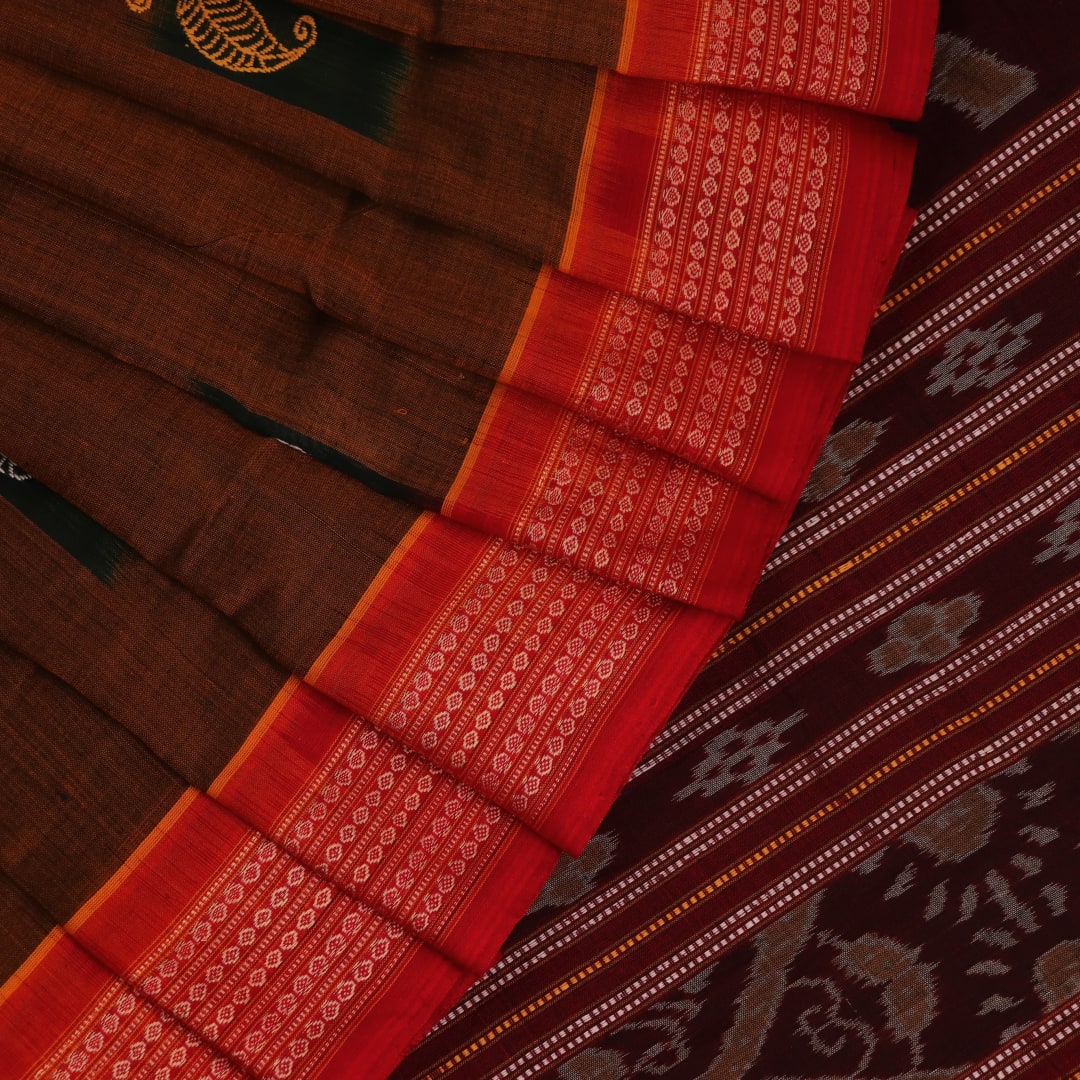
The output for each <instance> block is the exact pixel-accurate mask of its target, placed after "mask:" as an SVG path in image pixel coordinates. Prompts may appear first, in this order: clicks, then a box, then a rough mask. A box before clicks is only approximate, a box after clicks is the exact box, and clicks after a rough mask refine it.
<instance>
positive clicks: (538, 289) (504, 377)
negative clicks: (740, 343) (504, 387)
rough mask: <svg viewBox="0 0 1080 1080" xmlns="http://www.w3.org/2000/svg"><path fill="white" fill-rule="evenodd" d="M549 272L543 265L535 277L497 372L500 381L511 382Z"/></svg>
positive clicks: (544, 294)
mask: <svg viewBox="0 0 1080 1080" xmlns="http://www.w3.org/2000/svg"><path fill="white" fill-rule="evenodd" d="M551 274H552V270H551V267H549V266H545V267H543V268H542V269H541V270H540V273H539V274H538V275H537V277H536V284H535V285H534V286H533V291H532V296H530V297H529V305H528V307H526V308H525V314H524V316H522V319H521V325H520V326H519V327H518V331H517V334H516V335H515V337H514V344H513V345H511V346H510V352H509V353H508V354H507V356H506V363H505V364H503V367H502V371H500V372H499V381H500V382H504V383H510V382H513V376H514V372H515V371H516V370H517V366H518V364H519V363H521V355H522V353H523V352H524V351H525V343H526V342H527V341H528V340H529V335H530V334H531V333H532V328H533V326H535V325H536V316H537V315H539V314H540V305H541V304H542V303H543V302H544V297H545V296H546V295H547V290H548V283H549V282H550V281H551Z"/></svg>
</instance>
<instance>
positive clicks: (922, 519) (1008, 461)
mask: <svg viewBox="0 0 1080 1080" xmlns="http://www.w3.org/2000/svg"><path fill="white" fill-rule="evenodd" d="M1077 420H1080V409H1074V410H1073V411H1072V412H1071V413H1069V414H1068V415H1067V416H1063V417H1061V419H1059V420H1055V421H1054V423H1053V424H1051V425H1050V427H1048V428H1046V429H1045V430H1044V431H1042V432H1040V433H1039V434H1038V435H1036V436H1035V437H1034V438H1033V439H1031V440H1029V441H1028V442H1026V443H1024V445H1023V446H1020V447H1017V449H1015V450H1013V451H1012V452H1011V453H1009V454H1007V455H1006V456H1005V457H1003V458H1001V460H1000V461H998V462H996V463H995V464H993V465H991V466H990V468H988V469H986V470H985V471H983V472H981V473H980V474H979V475H978V476H975V477H972V478H971V479H970V480H968V481H967V482H966V483H964V484H961V485H960V487H958V488H956V489H955V490H954V491H951V492H949V494H948V495H945V496H944V497H943V498H940V499H938V501H937V502H936V503H934V504H933V505H932V506H928V507H927V508H926V509H925V510H920V511H919V513H917V514H916V515H915V516H914V517H913V518H909V519H908V520H907V521H905V522H904V523H903V524H902V525H899V526H897V528H895V529H893V531H892V532H890V533H888V534H886V535H885V536H883V537H881V539H880V540H875V541H874V543H872V544H871V545H870V546H869V547H867V548H864V549H863V550H862V551H860V552H859V553H858V554H857V555H853V556H851V558H849V559H846V560H845V561H844V562H842V563H840V564H838V565H837V566H834V567H833V568H832V569H831V570H827V571H826V572H825V573H824V574H822V575H821V577H819V578H815V579H814V580H813V581H811V582H809V583H808V584H806V585H804V586H803V587H802V588H801V589H799V590H798V592H794V593H792V594H791V595H790V596H789V597H788V598H787V599H786V600H783V601H782V602H781V603H779V604H777V605H776V607H774V608H773V609H772V610H771V611H767V612H765V613H764V614H763V615H759V616H758V617H757V618H756V619H754V621H753V622H750V623H747V624H746V626H744V627H743V628H742V629H741V630H740V631H739V632H738V633H737V634H732V636H731V637H729V638H728V639H727V641H725V642H724V643H723V644H722V645H721V646H720V647H719V648H718V649H717V650H716V651H715V652H714V653H713V654H712V656H710V657H709V661H710V662H711V661H713V660H715V659H716V658H717V657H718V656H719V655H720V654H721V653H722V652H724V651H725V650H727V649H730V648H731V647H732V646H734V645H739V644H741V643H742V642H743V641H745V640H746V639H747V638H748V637H749V636H750V635H751V634H753V633H756V632H757V631H758V630H760V629H761V628H762V627H763V626H768V624H769V623H771V622H773V621H774V620H775V619H777V618H779V616H781V615H783V614H784V613H785V612H786V611H790V610H791V609H792V608H794V607H796V606H797V605H799V604H801V603H802V602H803V601H804V600H806V599H807V598H809V597H811V596H813V595H814V593H817V592H820V591H821V590H822V589H824V588H825V587H826V586H827V585H831V584H832V583H833V582H834V581H836V579H837V578H840V577H843V576H844V574H847V573H849V572H850V571H852V570H854V569H856V568H857V567H859V566H861V565H862V564H863V563H864V562H866V561H867V560H868V559H871V558H873V557H874V556H875V555H878V554H880V553H881V552H882V551H884V550H885V549H886V548H889V547H892V545H893V544H896V543H898V542H899V541H901V540H903V539H905V538H906V537H908V536H910V535H911V534H912V533H913V532H915V531H916V530H917V529H920V528H922V526H923V525H926V524H927V523H928V522H929V521H931V520H932V519H933V518H935V517H936V516H937V515H938V514H940V513H942V512H943V511H945V510H949V509H951V508H952V507H953V506H955V505H956V504H957V503H958V502H960V501H961V500H962V499H965V498H967V496H968V495H970V494H971V493H972V492H973V491H977V490H978V489H979V488H981V487H982V486H983V485H984V484H986V483H989V482H990V481H991V480H993V479H994V478H995V477H997V476H999V475H1000V474H1001V473H1003V472H1004V471H1005V470H1006V469H1009V468H1011V467H1012V466H1013V465H1015V464H1017V462H1019V461H1022V460H1023V459H1024V458H1025V457H1027V456H1028V454H1030V453H1033V452H1034V451H1035V450H1038V449H1039V448H1040V447H1041V446H1043V445H1044V444H1045V443H1047V442H1049V441H1050V440H1051V439H1054V438H1056V437H1057V436H1058V435H1060V434H1061V433H1062V432H1064V431H1066V430H1067V429H1068V428H1069V427H1070V426H1071V425H1072V424H1075V423H1076V421H1077Z"/></svg>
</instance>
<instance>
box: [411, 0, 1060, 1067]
mask: <svg viewBox="0 0 1080 1080" xmlns="http://www.w3.org/2000/svg"><path fill="white" fill-rule="evenodd" d="M941 31H942V33H941V36H939V39H938V47H939V55H938V65H937V69H936V72H935V79H934V83H933V84H932V88H931V96H930V102H929V104H928V108H927V113H926V117H925V119H924V121H923V123H922V125H921V128H920V138H921V150H920V156H919V159H918V162H917V168H916V181H915V188H914V194H915V197H916V199H917V201H918V203H919V205H920V206H921V208H922V209H921V213H920V216H919V218H918V219H917V221H916V223H915V227H914V230H913V235H912V239H911V240H909V244H908V250H907V252H906V254H905V256H904V258H903V259H902V261H901V264H900V267H899V269H898V271H897V274H896V276H895V278H894V282H893V288H892V290H891V292H890V296H889V298H888V299H887V300H886V302H885V304H884V305H883V307H882V310H881V311H880V312H879V316H878V319H877V322H876V325H875V328H874V330H873V332H872V335H871V339H870V342H869V343H868V346H867V350H866V356H865V361H864V364H863V366H862V368H861V369H860V370H859V371H857V372H856V375H855V379H854V381H853V384H852V388H851V392H850V393H849V396H848V400H847V404H846V405H845V408H844V410H843V412H842V413H841V416H840V418H839V420H838V421H837V423H836V425H835V427H834V430H833V434H832V435H831V437H830V439H829V441H828V442H827V443H826V447H825V451H824V453H823V456H822V458H821V460H820V461H819V463H818V465H817V467H816V469H815V470H814V473H813V475H812V476H811V478H810V483H809V485H808V487H807V489H806V493H805V495H804V497H803V501H802V503H801V504H800V507H799V510H798V512H797V514H796V517H795V518H794V520H793V522H792V526H791V527H790V529H789V531H788V533H787V534H786V536H785V537H784V538H783V539H782V540H781V542H780V544H779V546H778V548H777V551H776V553H775V554H774V557H773V560H772V562H771V563H770V565H769V568H768V569H767V571H766V576H765V579H764V580H763V582H762V584H761V586H760V587H759V589H758V591H757V593H756V595H755V598H754V600H753V601H752V602H751V605H750V614H749V616H748V617H747V619H746V620H745V621H744V622H743V624H741V626H739V627H737V628H736V630H735V632H734V634H733V636H732V639H731V640H730V641H729V643H728V644H727V645H726V646H725V648H724V649H723V651H722V653H721V654H720V655H719V656H718V657H717V658H716V659H715V660H714V662H713V663H712V664H711V665H710V666H709V667H708V668H707V669H706V671H705V672H704V673H703V674H702V675H701V676H700V678H699V679H698V681H697V682H696V684H695V686H694V687H693V688H692V689H691V691H690V692H689V694H688V695H687V697H686V699H685V701H684V704H683V706H682V707H681V708H680V709H679V711H678V712H677V713H676V714H675V716H674V717H673V718H672V722H671V724H670V725H669V728H668V730H667V731H666V732H665V733H664V734H662V735H661V736H660V737H659V738H658V739H657V741H656V743H655V744H654V746H653V748H652V750H651V751H650V753H649V754H648V755H647V756H646V758H645V760H644V762H643V763H642V765H641V767H639V769H638V771H637V773H636V774H635V777H634V779H633V780H632V781H631V783H630V784H629V785H628V787H627V789H626V791H625V792H624V794H623V796H622V798H621V799H620V801H619V802H618V803H617V804H616V805H615V807H614V808H613V809H612V811H611V813H610V814H609V815H608V817H607V819H606V821H605V822H604V824H603V826H602V827H601V830H600V832H599V834H598V835H597V837H596V838H595V839H594V840H593V842H592V843H591V844H590V845H589V847H588V848H587V849H586V851H585V853H584V855H582V856H581V857H580V858H579V859H577V860H573V861H570V860H564V862H563V863H562V864H560V866H559V867H558V869H557V870H556V872H555V874H554V876H553V877H552V879H551V880H550V882H549V883H548V885H547V887H546V888H545V890H544V892H543V894H542V895H541V897H540V900H539V901H538V902H537V904H536V905H535V907H534V908H533V911H532V912H530V914H529V916H528V917H527V918H526V919H525V920H524V921H523V922H522V923H521V924H520V926H519V927H518V929H517V931H516V932H515V934H514V935H513V936H512V938H511V940H510V941H509V942H508V944H507V951H506V956H505V958H504V960H503V961H502V962H501V963H500V965H498V966H497V967H496V968H495V969H494V970H493V971H492V972H491V973H490V974H489V975H488V977H487V978H486V979H485V980H484V981H483V982H482V983H481V984H479V985H478V986H477V987H476V988H475V989H474V991H473V992H472V993H471V994H470V996H469V997H468V998H467V999H466V1000H465V1002H464V1003H463V1004H462V1005H461V1006H460V1007H459V1008H458V1009H455V1010H454V1012H453V1013H451V1015H450V1016H449V1017H448V1018H447V1020H446V1021H444V1023H443V1024H442V1025H440V1027H439V1028H437V1029H436V1030H435V1031H434V1032H433V1033H432V1034H431V1035H430V1036H429V1038H428V1039H427V1040H426V1042H425V1043H424V1044H423V1045H422V1046H421V1047H420V1048H419V1049H418V1050H417V1051H416V1052H415V1053H414V1054H413V1056H412V1057H411V1058H410V1059H409V1060H408V1061H406V1062H405V1064H404V1065H403V1066H402V1067H401V1069H399V1070H398V1072H397V1073H396V1077H397V1078H398V1080H421V1078H427V1077H434V1076H439V1077H442V1076H449V1077H457V1076H460V1077H462V1078H465V1077H467V1078H468V1080H481V1078H483V1080H486V1078H496V1077H498V1078H504V1077H505V1078H510V1077H515V1078H516V1077H526V1076H527V1077H544V1078H546V1080H556V1078H557V1080H629V1078H631V1077H633V1078H637V1077H664V1078H666V1080H698V1078H700V1080H721V1078H723V1080H735V1078H743V1077H745V1078H749V1080H779V1078H784V1080H794V1078H800V1080H802V1078H807V1080H808V1078H811V1077H813V1078H825V1077H828V1078H830V1080H839V1078H841V1077H843V1078H848V1077H856V1076H858V1077H866V1078H875V1080H876V1078H881V1080H885V1078H896V1080H899V1078H900V1077H904V1078H908V1080H916V1078H917V1080H931V1078H934V1080H936V1078H939V1077H940V1078H945V1077H959V1076H964V1075H967V1074H968V1072H969V1071H971V1070H973V1069H976V1068H977V1067H978V1064H979V1062H980V1061H982V1060H983V1059H986V1058H988V1057H989V1056H990V1055H992V1054H994V1053H995V1052H1000V1053H1002V1054H1004V1055H1005V1057H1004V1058H1003V1059H1002V1061H1003V1062H1004V1063H1003V1064H1000V1065H999V1066H996V1069H997V1071H994V1070H990V1071H987V1072H983V1073H981V1074H978V1075H987V1076H989V1075H993V1076H1002V1077H1004V1076H1009V1075H1014V1073H1015V1075H1025V1076H1028V1075H1031V1076H1040V1077H1041V1076H1047V1077H1049V1076H1053V1077H1058V1076H1065V1075H1071V1073H1072V1071H1073V1070H1075V1069H1076V1068H1077V1067H1080V1046H1078V1045H1077V1041H1076V1039H1075V1034H1074V1031H1073V1028H1072V1027H1070V1024H1072V1023H1075V1022H1076V1018H1077V1016H1078V1011H1077V1009H1076V1008H1073V1007H1072V1006H1071V1005H1070V1001H1071V1000H1072V999H1073V998H1075V997H1076V996H1077V995H1078V994H1080V908H1078V906H1077V905H1078V899H1077V897H1080V875H1078V872H1077V870H1076V866H1077V862H1076V859H1077V851H1076V849H1077V846H1078V843H1080V809H1078V805H1077V799H1076V791H1077V789H1078V788H1077V785H1078V781H1080V776H1078V774H1077V746H1078V744H1077V742H1076V738H1075V736H1076V735H1077V733H1078V732H1080V727H1078V725H1080V692H1078V690H1077V684H1078V682H1080V655H1078V653H1077V649H1076V645H1075V644H1074V643H1075V642H1076V641H1077V638H1078V637H1080V413H1078V412H1077V411H1076V410H1077V403H1078V402H1080V315H1078V314H1077V308H1076V305H1075V303H1074V300H1075V296H1076V280H1077V275H1078V274H1080V255H1078V253H1077V241H1076V237H1077V235H1078V229H1080V178H1078V176H1077V171H1076V166H1075V164H1074V163H1075V162H1077V160H1078V158H1080V94H1078V92H1077V85H1078V82H1080V79H1078V75H1080V71H1078V69H1077V65H1076V63H1075V59H1074V58H1073V57H1072V56H1071V55H1070V49H1069V46H1068V45H1067V44H1066V43H1067V42H1069V41H1075V40H1076V36H1077V33H1080V16H1077V15H1076V13H1075V12H1074V10H1073V9H1072V6H1071V5H1069V4H1066V3H1047V4H1041V5H1030V4H1021V3H1019V2H1017V0H999V2H997V3H993V4H987V3H985V2H980V3H975V2H970V0H952V2H951V3H949V2H947V3H945V4H944V5H943V13H942V23H941ZM860 731H861V732H863V734H862V735H860V734H858V732H860ZM1023 732H1028V733H1029V734H1028V735H1026V736H1025V735H1022V734H1021V733H1023ZM1010 738H1012V739H1013V744H1010V746H1011V748H1008V749H1000V746H1005V744H1007V743H1009V740H1010ZM1023 738H1029V739H1030V741H1029V742H1028V743H1024V742H1023V741H1022V739H1023ZM1016 740H1020V741H1016ZM999 744H1000V746H999ZM950 770H952V771H951V772H950ZM876 772H878V773H880V774H881V775H878V776H877V777H876V778H875V779H873V781H872V782H871V783H868V784H867V786H866V788H865V789H864V790H862V791H861V792H860V793H859V794H858V795H857V796H852V797H848V794H847V793H849V792H851V791H853V790H855V789H857V787H858V785H859V783H860V781H861V780H862V779H865V778H866V777H874V774H875V773H876ZM785 778H786V787H785V785H784V783H782V782H783V781H784V780H785ZM778 792H779V793H778ZM920 793H921V794H920ZM770 800H773V801H772V802H770ZM905 800H915V802H914V803H913V809H911V810H910V815H911V816H910V818H909V819H907V820H903V821H897V822H894V823H893V825H891V826H890V825H882V824H881V823H880V821H881V815H885V816H887V815H888V813H889V812H890V809H891V808H892V809H895V808H898V807H900V808H902V807H904V806H905V805H906V803H905ZM919 800H921V801H919ZM834 803H839V804H840V805H839V806H838V808H836V809H828V808H829V807H830V805H832V804H834ZM895 812H896V813H899V812H900V811H899V810H897V811H895ZM819 813H820V814H822V816H821V817H820V819H819V820H818V821H816V822H814V823H812V824H809V825H808V824H806V823H807V822H808V821H809V820H811V819H813V817H814V815H815V814H819ZM796 827H798V829H799V831H798V833H797V834H794V835H793V836H789V837H788V838H787V839H786V840H785V839H784V834H785V832H786V831H790V830H793V829H795V828H796ZM733 838H737V839H733ZM777 838H780V839H779V842H778V846H777V848H776V850H774V851H773V852H771V853H770V854H768V855H767V857H765V858H763V859H762V861H761V864H760V865H759V866H753V867H749V868H747V867H744V868H742V869H739V867H738V866H734V867H733V865H732V861H731V858H730V854H731V852H735V851H737V852H739V853H740V854H741V853H743V852H746V851H752V850H754V848H755V846H756V844H755V842H757V843H760V845H761V848H762V850H765V849H767V846H768V844H769V843H770V842H772V841H776V840H777ZM844 844H847V848H846V849H845V850H847V851H848V852H849V856H845V857H847V858H848V861H847V863H846V864H845V865H843V866H834V867H833V868H831V869H830V868H829V867H828V866H826V867H825V869H824V870H823V871H822V875H823V876H822V879H821V880H820V881H818V882H816V883H814V884H812V885H810V886H808V887H807V889H806V890H805V892H803V893H801V894H799V895H796V890H795V889H794V888H793V887H792V886H790V885H788V884H785V878H787V877H788V876H789V875H792V876H794V875H797V874H798V873H799V872H800V870H801V869H802V868H805V867H806V866H808V865H813V863H814V860H815V859H817V858H818V857H821V858H823V859H824V858H825V856H826V855H827V854H828V851H829V849H830V848H833V847H834V846H836V845H840V846H841V847H842V846H843V845H844ZM680 860H681V861H680ZM733 870H734V871H735V873H734V875H733V876H732V877H731V878H730V880H727V881H726V882H725V881H723V876H724V875H725V874H731V872H732V871H733ZM768 890H775V896H776V900H775V908H774V910H771V911H769V910H766V911H764V912H763V913H762V914H761V919H762V922H761V926H760V927H757V928H755V927H752V926H750V925H748V923H749V915H748V914H747V911H748V909H747V908H746V907H745V905H746V904H747V903H748V902H749V901H750V900H751V899H752V898H753V897H754V896H755V895H758V894H759V893H762V892H767V891H768ZM1070 1010H1071V1011H1070ZM1070 1017H1071V1018H1072V1019H1070ZM1040 1025H1042V1026H1040ZM1018 1048H1020V1049H1018ZM1025 1048H1026V1049H1025ZM1021 1050H1024V1053H1026V1054H1027V1057H1026V1058H1024V1059H1023V1060H1021ZM1010 1055H1011V1056H1010Z"/></svg>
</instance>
